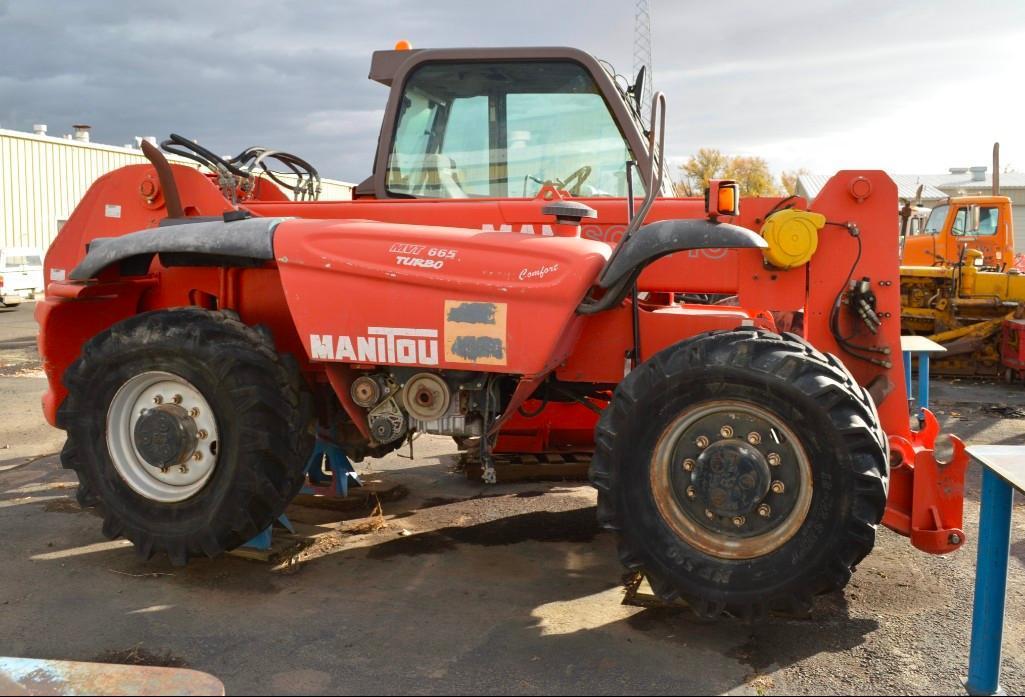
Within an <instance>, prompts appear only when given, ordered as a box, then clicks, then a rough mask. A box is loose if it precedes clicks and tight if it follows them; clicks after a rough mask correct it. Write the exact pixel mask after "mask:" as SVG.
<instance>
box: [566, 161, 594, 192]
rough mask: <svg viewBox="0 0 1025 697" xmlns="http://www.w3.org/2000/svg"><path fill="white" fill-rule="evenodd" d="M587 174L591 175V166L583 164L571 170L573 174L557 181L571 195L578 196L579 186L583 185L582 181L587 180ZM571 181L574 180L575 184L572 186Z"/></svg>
mask: <svg viewBox="0 0 1025 697" xmlns="http://www.w3.org/2000/svg"><path fill="white" fill-rule="evenodd" d="M589 176H591V168H590V167H589V166H588V165H584V166H583V167H581V168H580V169H578V170H576V171H575V172H573V174H571V175H569V176H568V177H566V178H565V179H563V180H561V181H560V182H559V183H560V184H561V185H562V188H563V189H565V190H566V191H568V192H569V193H570V194H571V195H573V196H579V195H580V187H581V186H583V185H584V182H585V181H587V178H588V177H589ZM573 181H575V182H576V184H575V185H574V186H570V182H573Z"/></svg>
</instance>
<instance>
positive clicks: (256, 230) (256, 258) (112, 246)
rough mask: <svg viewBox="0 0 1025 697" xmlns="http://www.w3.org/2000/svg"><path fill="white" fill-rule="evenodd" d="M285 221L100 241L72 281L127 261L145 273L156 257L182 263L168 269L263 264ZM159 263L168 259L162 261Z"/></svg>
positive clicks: (205, 223) (176, 228) (172, 228)
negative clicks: (155, 255) (210, 263)
mask: <svg viewBox="0 0 1025 697" xmlns="http://www.w3.org/2000/svg"><path fill="white" fill-rule="evenodd" d="M181 220H187V219H181ZM283 220H285V218H244V219H242V220H233V221H230V222H225V221H224V220H221V219H214V220H201V221H199V222H194V223H190V224H188V225H184V224H178V225H168V226H163V227H158V228H151V229H147V230H140V231H138V232H130V233H128V234H126V235H122V236H120V237H99V238H97V239H95V240H93V241H92V242H90V244H89V251H88V253H87V254H86V255H85V259H83V260H82V262H81V263H80V264H79V265H78V266H76V267H75V269H74V270H73V271H72V272H71V274H70V275H69V278H71V280H74V281H85V280H88V279H90V278H96V276H97V275H98V274H99V273H100V272H101V271H103V270H104V269H105V268H107V267H108V266H110V265H111V264H117V263H120V262H124V261H128V260H132V261H133V269H136V270H137V272H138V273H146V271H147V270H148V269H149V264H150V261H152V259H153V255H154V254H161V255H165V254H166V255H168V256H169V257H170V258H172V259H174V258H177V259H178V262H179V263H178V264H168V265H188V266H202V265H208V263H209V262H215V264H214V265H217V266H223V265H230V264H232V263H235V262H238V263H240V264H244V265H252V264H253V263H254V262H255V263H257V264H262V263H263V262H265V261H268V260H270V259H273V258H274V230H275V228H277V226H278V224H280V223H281V222H282V221H283ZM161 260H162V261H164V259H163V257H162V259H161ZM204 261H206V262H207V264H204ZM134 262H138V265H135V263H134Z"/></svg>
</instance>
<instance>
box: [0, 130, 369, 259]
mask: <svg viewBox="0 0 1025 697" xmlns="http://www.w3.org/2000/svg"><path fill="white" fill-rule="evenodd" d="M168 159H169V160H171V161H172V162H181V163H183V164H191V162H190V161H188V160H182V159H180V158H175V157H173V156H169V157H168ZM146 161H147V160H146V158H145V157H144V156H143V154H142V153H141V152H139V151H137V150H133V149H129V148H118V147H114V146H110V145H101V144H98V143H81V142H78V141H73V140H65V139H62V138H53V137H48V136H37V135H35V134H32V133H22V132H21V131H8V130H4V129H0V247H36V248H38V249H40V250H43V251H44V252H45V251H46V249H47V247H49V246H50V242H51V241H53V238H54V237H56V235H57V231H58V228H59V225H60V223H61V222H62V221H65V220H67V219H68V216H70V215H71V212H72V211H73V210H74V209H75V206H77V205H78V202H79V201H80V200H81V199H82V196H84V195H85V192H86V190H88V188H89V187H90V186H91V185H92V183H93V182H94V181H96V179H97V178H98V177H100V176H101V175H103V174H106V173H107V172H110V171H111V170H115V169H117V168H118V167H124V166H125V165H134V164H142V163H145V162H146ZM351 192H352V187H351V185H349V184H345V183H343V182H337V181H333V180H325V181H324V183H323V192H322V196H321V198H323V199H346V198H352V194H351Z"/></svg>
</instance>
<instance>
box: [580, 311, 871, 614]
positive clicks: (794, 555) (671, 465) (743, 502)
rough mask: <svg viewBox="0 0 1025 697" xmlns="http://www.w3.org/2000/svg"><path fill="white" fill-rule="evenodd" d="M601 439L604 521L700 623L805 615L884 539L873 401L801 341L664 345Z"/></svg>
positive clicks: (606, 416)
mask: <svg viewBox="0 0 1025 697" xmlns="http://www.w3.org/2000/svg"><path fill="white" fill-rule="evenodd" d="M734 427H736V430H737V433H734V432H733V431H734ZM751 434H754V435H751ZM596 441H597V442H596V453H595V457H594V459H593V461H592V466H591V481H592V483H593V484H594V485H595V487H596V488H597V489H598V492H599V493H598V518H599V522H600V523H601V524H602V525H603V526H604V527H606V528H608V529H611V530H614V531H616V532H617V533H618V535H619V550H620V558H621V561H622V562H623V564H624V565H625V566H627V567H628V568H630V569H633V570H638V571H642V572H643V573H644V574H645V575H646V576H647V577H648V579H649V582H650V583H651V586H652V589H653V590H654V591H655V592H656V593H657V594H658V595H659V596H660V597H661V598H662V599H664V600H666V601H674V600H676V599H680V598H682V599H683V600H685V601H686V602H687V603H688V604H689V605H690V606H691V607H692V608H693V610H694V611H695V612H696V613H697V614H698V615H700V616H703V617H717V616H720V615H721V614H723V613H728V614H731V615H734V616H740V617H743V618H745V619H755V618H759V617H762V616H764V615H766V614H767V613H768V612H770V611H773V610H778V611H784V612H804V611H807V610H808V609H809V608H810V607H811V598H812V596H813V595H814V594H817V593H822V592H827V591H831V590H836V589H839V588H842V587H843V586H844V585H846V584H847V582H848V581H849V580H850V577H851V572H852V570H853V569H854V566H855V565H856V564H857V563H858V562H860V561H861V560H862V559H863V558H864V557H865V556H866V555H867V554H868V553H869V552H870V551H871V549H872V547H873V545H874V543H875V528H876V525H877V524H878V522H879V521H880V520H881V519H882V516H883V512H884V508H885V505H886V494H887V477H888V461H887V456H886V452H887V450H886V440H885V436H884V435H883V433H882V430H881V428H880V425H879V417H878V414H877V412H876V409H875V405H874V404H873V402H872V399H871V398H870V397H869V395H868V393H867V392H866V391H865V390H864V389H863V388H861V387H860V386H859V385H858V384H857V383H856V382H855V380H854V378H853V377H852V376H851V374H850V373H849V372H848V371H847V369H846V368H845V367H844V366H843V365H842V364H841V363H840V362H839V361H838V360H837V359H836V358H835V357H833V356H830V355H825V354H822V353H820V352H819V351H817V350H815V349H814V348H813V347H812V346H810V345H809V344H807V343H806V342H804V341H803V340H802V339H800V338H799V337H797V336H795V335H783V336H781V335H778V334H772V333H769V332H764V331H760V330H754V329H746V328H744V329H738V330H736V331H728V332H712V333H709V334H703V335H700V336H697V337H695V338H693V339H690V340H688V341H684V342H681V343H679V344H676V345H675V346H672V347H670V348H667V349H665V350H663V351H661V352H660V353H658V354H656V355H655V356H653V357H651V358H650V359H649V360H648V361H646V362H645V363H643V364H642V365H640V366H638V367H637V368H636V369H635V370H633V371H632V372H631V373H630V374H629V375H628V376H627V377H626V379H624V380H623V382H622V383H620V384H619V386H618V387H617V388H616V391H615V395H614V397H613V400H612V404H611V405H610V407H609V408H608V409H606V410H605V412H604V413H603V415H602V418H601V420H600V421H599V423H598V427H597V431H596ZM770 465H771V466H770ZM713 473H714V474H713ZM766 476H768V477H769V480H770V481H771V482H772V484H771V485H767V484H766V483H765V477H766ZM716 477H717V479H716ZM713 479H714V481H715V482H717V483H716V484H715V485H713V486H711V488H709V487H710V485H709V484H708V482H709V481H710V480H713ZM784 480H785V481H786V482H787V483H786V486H785V487H779V489H780V490H779V492H778V493H775V487H777V486H778V485H779V484H780V483H782V482H783V481H784ZM759 487H760V488H759ZM726 493H728V495H726ZM713 509H714V510H713Z"/></svg>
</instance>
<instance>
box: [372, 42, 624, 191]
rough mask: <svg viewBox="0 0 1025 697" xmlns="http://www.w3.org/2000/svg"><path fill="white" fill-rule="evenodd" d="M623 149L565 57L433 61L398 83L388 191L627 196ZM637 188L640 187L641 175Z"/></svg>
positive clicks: (594, 92) (598, 100) (593, 89)
mask: <svg viewBox="0 0 1025 697" xmlns="http://www.w3.org/2000/svg"><path fill="white" fill-rule="evenodd" d="M632 159H633V156H632V155H631V153H630V151H629V148H628V147H627V144H626V141H625V139H624V138H623V134H622V133H621V132H620V130H619V127H618V126H617V125H616V122H615V120H614V119H613V117H612V114H611V113H610V111H609V108H608V105H607V104H606V103H605V100H604V99H603V97H602V95H601V94H600V92H599V91H598V87H597V86H596V85H595V83H594V80H593V78H592V77H591V75H590V74H589V73H588V72H587V71H586V70H585V69H584V68H583V67H582V66H580V65H578V64H576V63H573V62H570V61H553V62H542V63H538V62H490V63H434V64H429V65H425V66H423V67H421V68H419V69H418V70H416V71H415V72H414V73H413V74H412V75H411V76H410V78H409V80H408V81H407V82H406V86H405V90H404V93H403V97H402V104H401V106H400V110H399V118H398V124H397V127H396V131H395V137H394V139H393V144H392V152H391V155H390V157H389V160H388V171H387V187H388V191H389V192H390V193H393V194H397V195H400V196H401V195H405V196H415V197H425V198H473V197H501V198H509V197H527V198H530V197H533V196H534V195H535V194H536V193H537V192H538V190H539V189H540V188H541V187H542V186H543V185H544V184H545V183H546V182H551V183H553V184H554V185H556V186H557V187H559V188H560V189H565V190H566V191H568V192H569V193H570V194H572V195H574V196H626V188H627V187H626V162H627V161H628V160H632ZM634 184H635V192H636V193H637V194H638V195H643V193H644V192H643V190H642V186H641V183H640V181H639V177H635V178H634Z"/></svg>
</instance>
